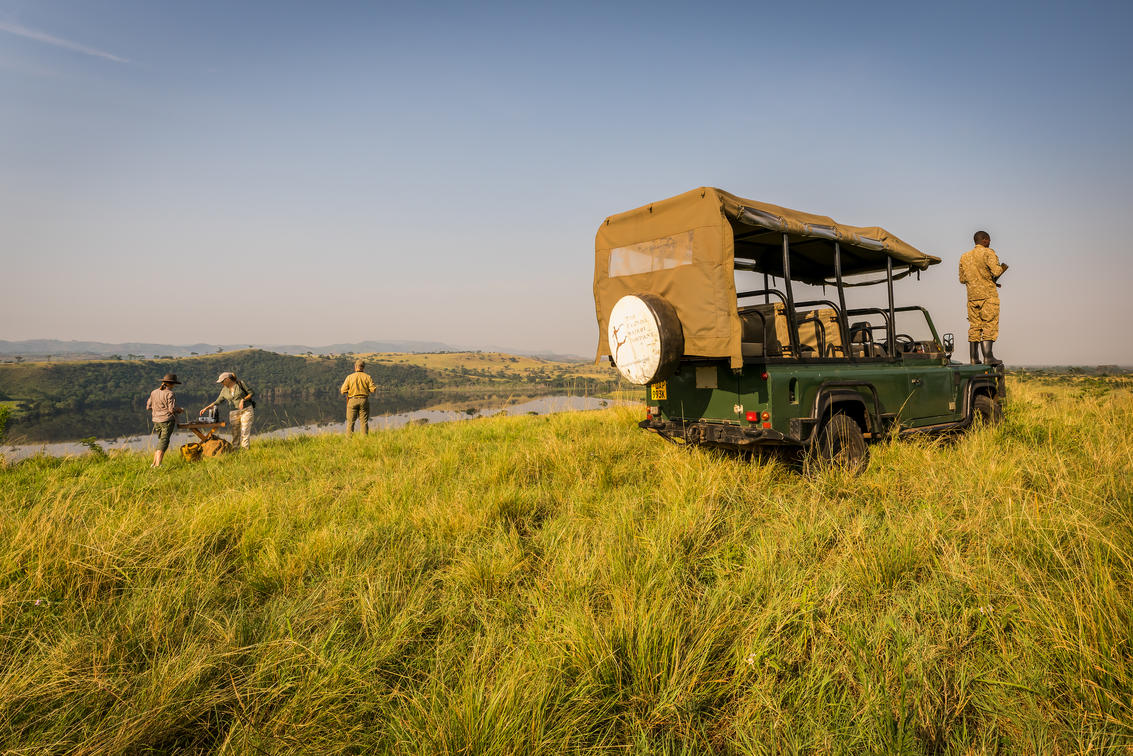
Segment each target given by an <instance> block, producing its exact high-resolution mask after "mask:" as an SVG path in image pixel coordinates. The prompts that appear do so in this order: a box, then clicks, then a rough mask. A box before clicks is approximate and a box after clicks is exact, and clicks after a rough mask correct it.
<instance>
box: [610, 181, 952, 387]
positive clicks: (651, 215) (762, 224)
mask: <svg viewBox="0 0 1133 756" xmlns="http://www.w3.org/2000/svg"><path fill="white" fill-rule="evenodd" d="M783 233H786V234H787V235H788V241H789V243H790V248H791V257H790V265H791V279H792V280H796V281H803V282H805V283H812V284H821V283H828V282H829V281H830V280H831V279H833V277H834V242H835V241H837V242H838V243H839V245H840V247H841V253H842V274H843V275H844V276H852V275H856V274H861V273H870V272H878V271H884V270H885V269H886V260H887V258H891V259H892V260H893V266H894V268H902V267H904V268H908V269H916V270H924V269H926V268H928V267H929V266H930V265H935V264H936V263H939V262H940V258H938V257H933V256H932V255H926V254H925V253H923V252H921V251H920V250H918V249H916V248H915V247H913V246H911V245H909V244H907V243H905V242H904V241H902V240H901V239H899V238H897V237H896V236H895V235H893V234H891V233H889V232H888V231H886V230H885V229H883V228H880V227H877V226H869V227H863V226H848V225H845V224H840V223H836V222H835V221H834V220H833V219H832V218H828V217H826V216H825V215H814V214H812V213H804V212H801V211H798V210H791V209H789V208H785V207H780V206H778V205H772V204H769V203H766V202H757V201H755V200H748V199H744V198H743V197H737V196H736V195H734V194H729V193H728V192H725V191H723V190H721V189H715V188H712V187H700V188H699V189H693V190H692V191H691V192H685V193H684V194H680V195H677V196H676V197H670V198H669V199H666V200H662V201H660V202H654V203H652V204H650V205H644V206H642V207H639V208H637V209H635V210H630V211H628V212H625V213H620V214H618V215H611V216H610V217H609V218H607V219H606V220H605V221H604V222H603V223H602V225H601V226H600V227H599V228H598V234H597V236H596V237H595V240H594V305H595V309H596V312H597V316H598V357H599V358H601V357H602V356H603V355H607V354H609V346H608V345H607V342H606V326H607V322H608V319H609V315H610V311H611V310H612V309H613V307H614V304H615V303H616V302H617V301H618V300H619V299H621V298H622V297H623V296H625V295H627V294H640V293H642V292H650V293H653V294H659V295H661V296H663V297H665V299H667V300H668V301H669V302H670V303H671V304H672V305H673V306H674V307H675V308H676V310H677V314H678V316H679V317H680V319H681V326H682V328H683V330H684V340H685V347H684V353H685V354H686V355H696V356H701V357H728V358H730V359H731V364H732V367H735V368H738V367H740V366H741V365H742V364H743V356H742V353H741V350H740V339H741V333H742V326H741V323H740V319H739V315H738V313H737V307H736V284H735V263H736V260H737V259H738V260H740V261H741V263H749V264H751V265H754V266H755V267H756V268H757V269H758V270H760V271H763V272H766V273H769V274H770V275H773V276H776V277H780V278H782V277H783V246H782V245H783Z"/></svg>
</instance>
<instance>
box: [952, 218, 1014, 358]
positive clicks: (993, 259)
mask: <svg viewBox="0 0 1133 756" xmlns="http://www.w3.org/2000/svg"><path fill="white" fill-rule="evenodd" d="M973 241H975V243H976V246H974V247H972V249H971V250H969V251H967V252H965V253H964V254H963V255H962V256H961V257H960V283H962V284H965V285H967V287H968V352H969V354H970V355H971V360H972V364H973V365H979V364H980V345H981V344H983V353H984V362H986V363H987V364H988V365H1002V364H1003V360H999V359H996V357H995V355H994V354H993V353H992V351H991V350H992V347H993V346H994V345H995V340H996V339H998V338H999V292H998V291H996V290H997V289H998V288H999V284H998V283H996V281H997V280H998V279H999V277H1000V276H1002V275H1003V273H1004V271H1006V270H1007V263H1002V264H1001V263H1000V262H999V258H998V257H997V256H996V254H995V250H994V249H992V248H991V235H990V234H988V232H987V231H977V232H976V234H975V236H974V237H973Z"/></svg>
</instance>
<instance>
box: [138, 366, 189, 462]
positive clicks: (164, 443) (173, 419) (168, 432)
mask: <svg viewBox="0 0 1133 756" xmlns="http://www.w3.org/2000/svg"><path fill="white" fill-rule="evenodd" d="M180 384H181V381H179V380H177V376H176V375H174V374H173V373H166V374H165V377H164V378H162V379H161V385H160V386H158V387H157V388H155V389H154V390H153V391H151V392H150V395H149V399H146V409H148V410H149V411H150V418H151V419H152V420H153V429H154V431H155V432H156V433H157V451H155V452H154V453H153V464H152V465H150V467H161V460H162V458H163V457H164V456H165V450H166V449H168V448H169V438H170V436H172V435H173V429H174V428H175V427H176V425H177V415H180V414H181V413H182V412H184V411H185V410H183V409H181V408H180V407H178V406H177V397H176V396H174V395H173V387H174V386H178V385H180Z"/></svg>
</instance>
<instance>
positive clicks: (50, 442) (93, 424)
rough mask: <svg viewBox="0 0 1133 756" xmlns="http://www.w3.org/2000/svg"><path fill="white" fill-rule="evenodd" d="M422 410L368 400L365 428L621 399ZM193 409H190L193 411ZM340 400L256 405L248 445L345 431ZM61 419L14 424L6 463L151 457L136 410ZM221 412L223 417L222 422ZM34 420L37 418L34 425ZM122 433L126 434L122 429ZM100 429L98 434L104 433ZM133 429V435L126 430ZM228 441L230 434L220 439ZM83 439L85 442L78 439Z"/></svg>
mask: <svg viewBox="0 0 1133 756" xmlns="http://www.w3.org/2000/svg"><path fill="white" fill-rule="evenodd" d="M418 401H419V402H420V403H421V404H422V405H424V406H420V407H412V406H407V405H412V404H415V403H417V402H416V401H407V400H406V399H405V398H404V397H399V398H398V399H397V400H396V401H393V402H382V401H381V399H380V398H375V399H373V400H371V413H372V415H371V417H370V430H383V429H386V428H397V427H400V426H403V425H408V424H410V423H444V422H453V421H457V420H470V419H472V418H477V417H490V416H494V415H500V414H503V415H547V414H551V413H555V412H576V411H581V410H595V409H603V408H605V407H608V406H612V405H614V404H620V403H622V402H621V401H619V400H613V399H601V398H597V397H590V396H568V395H563V394H555V395H545V396H534V397H531V396H521V397H516V396H512V397H489V398H484V397H482V396H481V397H475V398H472V397H467V396H461V395H455V396H454V395H451V394H449V395H445V396H443V397H437V396H433V397H422V398H421V399H420V400H418ZM192 406H193V405H192V404H189V407H190V408H191V407H192ZM343 406H344V403H343V402H338V401H335V402H331V401H321V402H306V403H288V404H287V405H286V406H282V407H276V406H273V405H267V404H264V405H261V406H257V407H256V417H255V422H254V425H253V427H252V438H253V442H254V440H255V439H257V438H287V437H288V436H296V435H317V434H321V433H342V432H344V430H345V429H344V425H343V417H342V416H343V415H344V414H345V410H344V409H343ZM66 414H67V416H66V417H60V418H57V417H50V418H45V419H44V421H43V422H36V421H35V420H33V421H31V422H24V423H14V424H13V426H12V427H11V428H10V429H9V431H10V432H9V438H8V441H7V442H5V443H4V445H3V446H2V447H0V453H3V456H4V458H5V459H6V460H7V461H8V462H16V461H19V460H21V459H26V458H27V457H30V456H33V455H36V454H46V455H49V456H56V457H63V456H73V455H79V454H87V453H90V446H89V445H88V443H89V442H91V439H93V444H95V445H97V446H98V447H99V448H101V449H102V450H104V451H107V452H109V451H112V450H119V449H121V450H131V451H149V450H152V449H154V448H155V445H156V441H157V436H156V435H153V434H152V433H149V432H148V428H149V427H150V423H149V421H148V419H146V415H145V414H142V416H141V417H138V416H137V415H138V412H137V410H136V408H133V407H125V408H119V409H118V411H114V409H113V408H109V409H107V408H104V409H100V410H96V411H93V412H80V413H66ZM226 414H227V413H226V412H223V411H222V412H221V419H224V417H225V416H226ZM36 420H38V418H37V419H36ZM123 428H125V429H126V431H125V432H123V431H122V430H121V429H123ZM99 429H102V430H101V432H100V430H99ZM130 431H133V432H130ZM225 437H226V438H227V436H225ZM80 439H82V440H80ZM195 440H196V438H195V437H194V436H193V434H192V432H191V431H183V430H179V431H177V432H176V433H175V434H174V436H173V440H172V442H171V443H170V450H171V451H172V450H174V449H175V448H176V447H178V446H180V445H181V444H183V443H188V442H189V441H195Z"/></svg>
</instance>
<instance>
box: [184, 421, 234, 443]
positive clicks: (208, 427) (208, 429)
mask: <svg viewBox="0 0 1133 756" xmlns="http://www.w3.org/2000/svg"><path fill="white" fill-rule="evenodd" d="M226 425H228V423H201V422H191V423H177V427H178V428H179V429H181V430H191V431H193V433H196V434H197V438H199V439H200V440H202V441H207V440H208V437H209V434H210V433H212V432H213V431H214V430H217V429H218V428H223V427H224V426H226ZM202 431H205V432H202Z"/></svg>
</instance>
